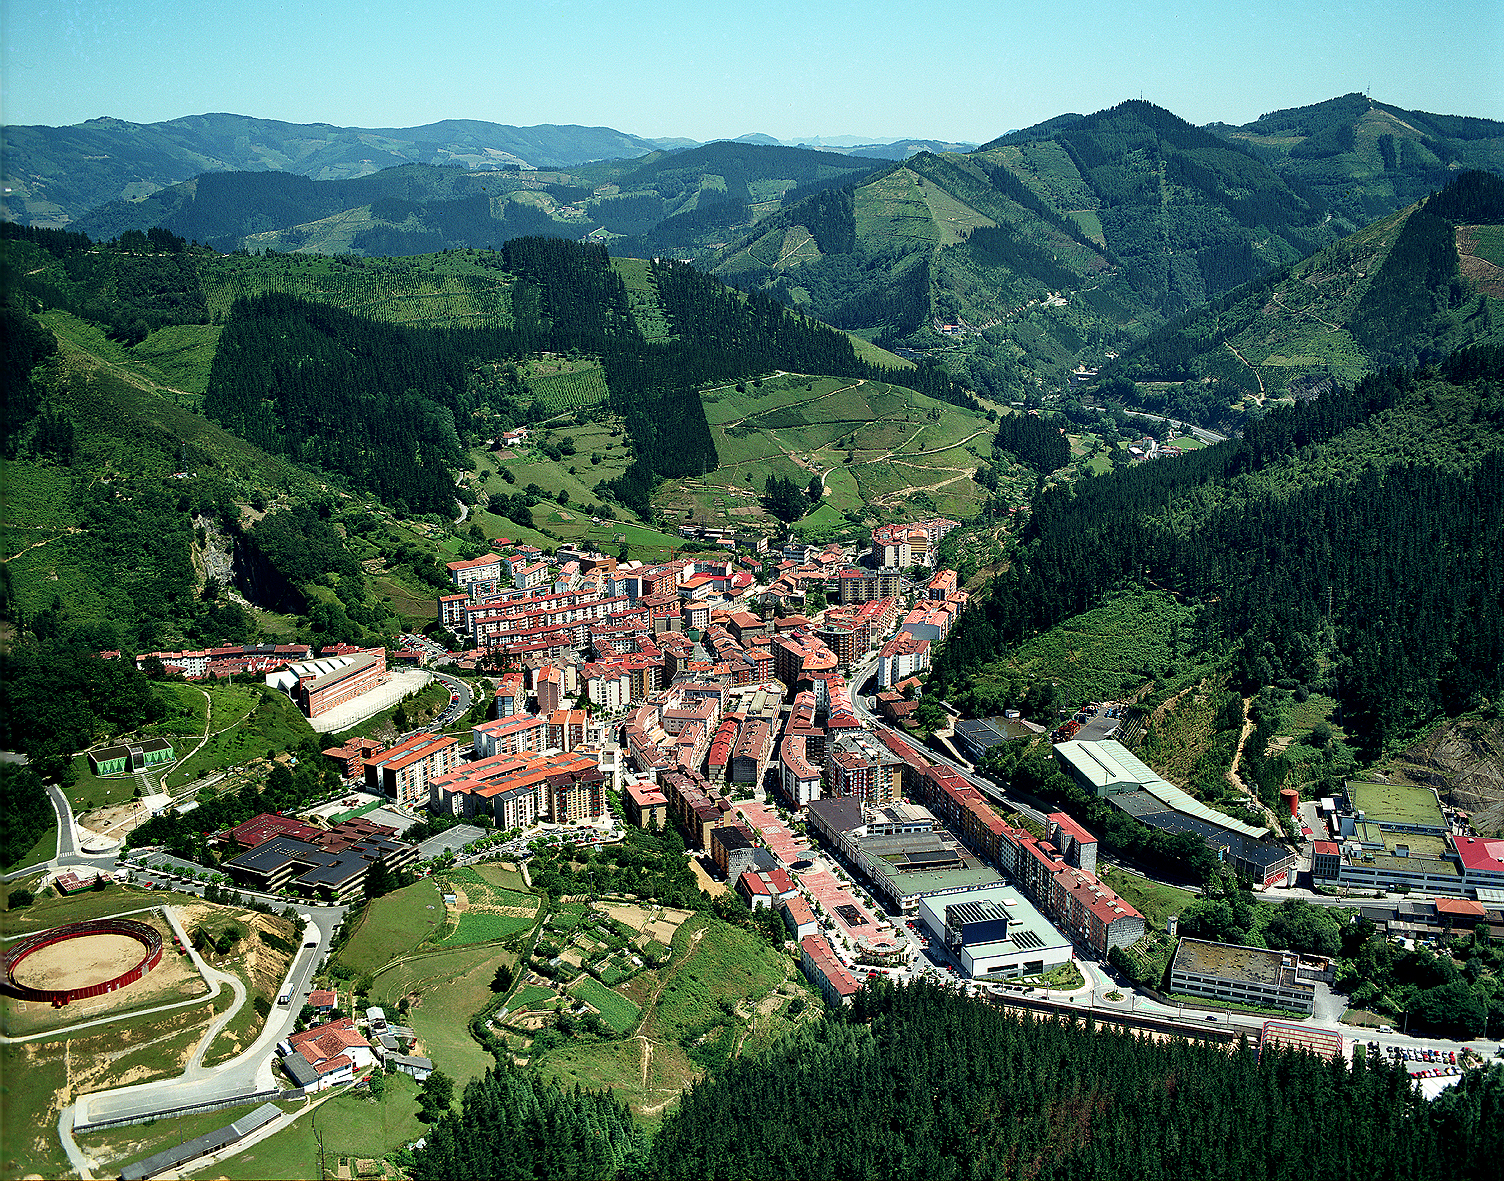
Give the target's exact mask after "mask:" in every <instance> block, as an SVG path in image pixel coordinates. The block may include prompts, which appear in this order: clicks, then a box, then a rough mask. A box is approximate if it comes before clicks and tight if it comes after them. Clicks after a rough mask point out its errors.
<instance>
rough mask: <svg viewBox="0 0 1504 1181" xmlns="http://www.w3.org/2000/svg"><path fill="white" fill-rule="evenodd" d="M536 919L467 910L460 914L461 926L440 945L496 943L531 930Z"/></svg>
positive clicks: (441, 941) (440, 941)
mask: <svg viewBox="0 0 1504 1181" xmlns="http://www.w3.org/2000/svg"><path fill="white" fill-rule="evenodd" d="M536 921H537V920H536V919H525V918H522V917H521V916H519V915H509V914H476V913H475V912H473V911H466V912H465V913H463V914H461V915H460V916H459V926H458V927H457V929H456V930H455V932H454V933H453V934H452V935H449V936H448V937H447V938H444V939H441V940H439V946H440V947H460V946H463V945H465V944H469V943H496V942H499V941H500V940H503V939H510V938H511V937H512V936H513V935H518V934H521V933H522V932H523V931H531V930H532V929H533V923H534V922H536Z"/></svg>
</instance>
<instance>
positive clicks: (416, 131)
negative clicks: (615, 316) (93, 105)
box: [0, 114, 693, 229]
mask: <svg viewBox="0 0 1504 1181" xmlns="http://www.w3.org/2000/svg"><path fill="white" fill-rule="evenodd" d="M4 139H5V153H4V166H3V171H4V186H5V193H4V201H3V204H0V216H3V217H6V218H9V219H12V220H15V221H20V222H24V223H26V224H30V225H45V226H54V227H56V226H62V225H66V224H68V223H70V222H72V221H75V220H77V219H78V218H79V217H81V216H82V215H83V214H85V213H87V212H88V211H89V210H91V209H94V208H95V207H97V206H100V205H104V204H106V203H108V202H110V201H117V200H123V201H139V200H141V199H142V198H143V197H146V196H149V195H150V194H152V193H154V192H156V191H157V190H159V189H163V188H167V187H169V186H171V185H174V184H178V183H180V182H182V181H185V180H189V179H190V178H192V177H194V176H197V175H199V174H200V173H204V172H225V171H262V170H278V171H285V172H291V173H295V174H297V175H300V176H306V177H310V178H312V179H315V180H341V179H349V178H352V177H358V176H366V175H368V174H370V173H372V172H378V171H380V170H381V169H384V168H394V167H397V166H399V165H402V164H435V165H455V166H458V167H460V168H465V169H493V168H506V167H508V166H511V167H526V168H541V169H552V168H569V167H573V166H575V165H579V164H583V163H586V162H587V161H590V160H612V159H621V158H631V157H634V156H642V155H645V154H647V153H648V152H652V151H657V150H660V149H662V148H673V147H683V146H688V145H689V144H692V143H693V141H692V140H647V139H642V138H640V137H638V136H635V135H628V134H626V133H625V132H620V131H613V130H612V129H611V128H609V127H577V126H557V125H552V124H548V125H543V126H539V127H511V126H507V125H505V124H500V123H485V122H481V121H479V120H474V119H446V120H443V121H441V122H438V123H429V124H426V125H424V126H422V127H334V126H332V125H330V124H327V123H304V124H300V123H282V122H279V121H277V120H275V119H254V118H250V117H248V116H246V115H229V114H207V115H191V116H188V117H185V118H182V119H171V120H168V121H166V122H163V123H129V122H126V121H124V120H121V119H110V118H101V119H90V120H89V121H88V122H86V123H80V124H77V125H75V126H72V127H7V128H5V130H4ZM141 228H143V229H144V228H146V227H144V226H143V227H141Z"/></svg>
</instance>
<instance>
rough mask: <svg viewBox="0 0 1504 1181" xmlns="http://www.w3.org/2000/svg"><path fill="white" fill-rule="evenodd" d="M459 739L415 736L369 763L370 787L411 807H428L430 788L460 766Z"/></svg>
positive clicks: (444, 735)
mask: <svg viewBox="0 0 1504 1181" xmlns="http://www.w3.org/2000/svg"><path fill="white" fill-rule="evenodd" d="M459 759H460V744H459V739H457V738H452V737H450V736H449V735H447V734H428V733H420V734H415V735H414V736H413V737H411V738H409V739H407V740H406V741H405V742H399V743H398V744H397V745H396V746H393V747H389V748H387V749H386V750H384V751H378V752H376V753H375V754H372V755H370V756H368V757H367V758H366V760H365V780H366V787H367V788H369V789H370V790H372V791H379V792H381V793H382V794H383V795H385V796H387V797H388V798H389V799H393V800H396V801H397V802H398V803H401V804H406V805H408V806H409V807H414V808H417V807H422V806H424V805H426V804H427V803H428V784H429V781H430V780H432V779H435V778H437V777H438V776H440V775H447V774H448V773H449V772H450V771H453V770H454V768H455V767H456V766H458V765H459Z"/></svg>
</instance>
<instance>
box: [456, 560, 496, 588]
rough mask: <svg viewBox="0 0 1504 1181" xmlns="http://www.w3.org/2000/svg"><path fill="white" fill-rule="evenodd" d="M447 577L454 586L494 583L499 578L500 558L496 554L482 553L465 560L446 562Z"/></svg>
mask: <svg viewBox="0 0 1504 1181" xmlns="http://www.w3.org/2000/svg"><path fill="white" fill-rule="evenodd" d="M446 565H447V566H448V568H449V577H450V579H452V580H453V582H454V585H455V586H460V587H465V586H470V585H471V584H472V583H480V582H489V583H496V582H499V581H500V580H501V558H500V557H499V556H498V555H496V554H484V555H482V556H481V557H479V558H472V559H471V560H469V561H467V562H448V563H446Z"/></svg>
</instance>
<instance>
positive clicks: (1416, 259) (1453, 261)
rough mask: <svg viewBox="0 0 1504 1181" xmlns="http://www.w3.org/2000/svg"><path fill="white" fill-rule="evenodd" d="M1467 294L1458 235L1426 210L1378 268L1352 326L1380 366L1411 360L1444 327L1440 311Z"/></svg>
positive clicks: (1407, 226) (1415, 217)
mask: <svg viewBox="0 0 1504 1181" xmlns="http://www.w3.org/2000/svg"><path fill="white" fill-rule="evenodd" d="M1465 296H1466V288H1465V287H1464V286H1463V282H1462V274H1461V272H1460V270H1459V269H1458V265H1457V235H1456V231H1455V230H1454V229H1453V228H1452V225H1451V223H1450V222H1447V221H1445V220H1443V219H1442V218H1440V217H1437V216H1436V215H1435V214H1433V213H1432V212H1431V211H1430V209H1429V203H1428V207H1427V208H1422V209H1418V210H1416V211H1415V212H1414V213H1412V214H1411V215H1410V217H1409V219H1408V220H1407V221H1406V222H1405V228H1404V229H1402V230H1401V231H1400V234H1399V237H1398V238H1396V239H1395V242H1394V245H1393V246H1392V247H1391V248H1390V251H1389V254H1388V256H1387V257H1386V258H1385V259H1384V263H1383V265H1382V266H1381V267H1379V272H1378V274H1376V275H1375V276H1374V277H1373V281H1372V282H1371V283H1370V284H1369V285H1368V290H1367V291H1365V292H1364V293H1363V298H1362V299H1361V300H1359V301H1358V306H1357V307H1356V308H1355V309H1354V310H1353V315H1352V319H1351V320H1350V321H1349V322H1348V330H1349V331H1350V332H1351V333H1352V334H1353V338H1354V339H1355V340H1356V341H1357V342H1358V343H1359V344H1361V345H1362V346H1363V347H1364V348H1365V349H1367V350H1368V352H1369V353H1370V354H1371V355H1372V356H1373V357H1374V359H1375V360H1376V361H1377V362H1378V363H1380V364H1387V365H1393V364H1397V363H1398V364H1413V363H1414V361H1415V359H1416V356H1417V353H1418V352H1429V350H1428V349H1426V348H1425V344H1424V343H1423V342H1425V341H1428V340H1429V338H1431V337H1432V336H1433V335H1435V334H1437V333H1438V332H1439V331H1440V330H1441V329H1442V328H1443V327H1444V325H1443V324H1441V323H1438V322H1437V320H1438V314H1439V313H1445V312H1449V311H1452V310H1453V309H1455V308H1457V307H1460V306H1461V304H1462V301H1463V299H1464V298H1465Z"/></svg>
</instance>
